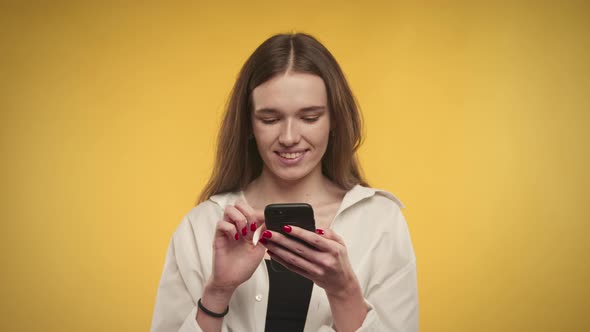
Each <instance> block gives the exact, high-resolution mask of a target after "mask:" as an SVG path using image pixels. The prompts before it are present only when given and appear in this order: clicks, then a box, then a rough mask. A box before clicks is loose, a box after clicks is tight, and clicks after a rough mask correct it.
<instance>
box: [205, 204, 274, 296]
mask: <svg viewBox="0 0 590 332" xmlns="http://www.w3.org/2000/svg"><path fill="white" fill-rule="evenodd" d="M260 227H264V213H263V212H258V211H254V209H252V207H250V206H249V205H248V203H246V202H245V201H243V200H239V201H237V202H236V204H235V205H228V206H227V207H226V208H225V211H224V214H223V219H222V220H221V221H219V222H218V223H217V228H216V231H215V238H214V240H213V271H212V274H211V278H210V279H209V281H208V286H209V287H214V288H216V289H225V290H233V289H235V288H237V287H238V286H239V285H240V284H242V283H243V282H244V281H246V280H248V279H250V277H251V276H252V274H253V273H254V271H255V270H256V268H257V267H258V265H259V264H260V262H261V261H262V259H263V258H264V254H265V252H266V248H265V247H264V246H262V245H255V244H254V243H253V241H252V238H253V235H254V232H255V231H256V229H258V228H260ZM257 240H258V239H257Z"/></svg>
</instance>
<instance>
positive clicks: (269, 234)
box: [262, 231, 272, 239]
mask: <svg viewBox="0 0 590 332" xmlns="http://www.w3.org/2000/svg"><path fill="white" fill-rule="evenodd" d="M262 236H263V237H265V238H267V239H270V238H271V237H272V233H271V232H269V231H264V232H262Z"/></svg>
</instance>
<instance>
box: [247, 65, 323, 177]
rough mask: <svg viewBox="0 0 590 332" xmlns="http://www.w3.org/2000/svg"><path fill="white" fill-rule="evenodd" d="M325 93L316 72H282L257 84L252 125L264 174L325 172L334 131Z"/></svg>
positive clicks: (298, 175)
mask: <svg viewBox="0 0 590 332" xmlns="http://www.w3.org/2000/svg"><path fill="white" fill-rule="evenodd" d="M327 99H328V98H327V95H326V86H325V84H324V81H323V80H322V78H321V77H319V76H316V75H312V74H304V73H288V74H284V75H283V74H280V75H277V76H276V77H274V78H272V79H270V80H269V81H267V82H265V83H263V84H261V85H259V86H258V87H256V88H255V89H254V91H253V92H252V100H253V104H254V110H253V112H252V129H253V132H254V137H255V139H256V145H257V147H258V152H259V153H260V156H261V157H262V160H263V161H264V168H263V173H262V175H263V176H265V175H273V176H276V177H278V178H279V179H281V180H284V181H297V180H299V179H302V178H304V177H306V176H310V175H314V174H315V175H321V162H322V157H323V155H324V153H325V152H326V148H327V146H328V139H329V135H330V114H329V110H328V101H327Z"/></svg>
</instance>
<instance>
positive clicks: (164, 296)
mask: <svg viewBox="0 0 590 332" xmlns="http://www.w3.org/2000/svg"><path fill="white" fill-rule="evenodd" d="M184 222H186V220H183V223H184ZM175 240H176V234H175V236H173V237H172V240H171V241H170V244H169V246H168V251H167V253H166V260H165V262H164V270H163V272H162V276H161V278H160V285H159V287H158V295H157V296H156V304H155V308H154V314H153V317H152V327H151V330H150V331H151V332H170V331H183V332H189V331H190V332H200V331H201V329H200V328H199V325H198V324H197V321H196V311H197V309H196V304H195V302H194V300H193V299H192V297H191V294H190V292H189V291H188V286H187V285H186V284H185V281H184V279H183V276H182V275H181V272H180V269H179V266H178V257H177V248H176V245H177V244H176V241H175ZM200 284H201V283H199V285H191V287H198V286H200Z"/></svg>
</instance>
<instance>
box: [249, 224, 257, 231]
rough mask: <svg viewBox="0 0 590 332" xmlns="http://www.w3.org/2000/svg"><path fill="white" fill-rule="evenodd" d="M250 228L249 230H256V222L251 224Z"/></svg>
mask: <svg viewBox="0 0 590 332" xmlns="http://www.w3.org/2000/svg"><path fill="white" fill-rule="evenodd" d="M250 230H251V231H252V232H255V231H256V224H251V225H250Z"/></svg>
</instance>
